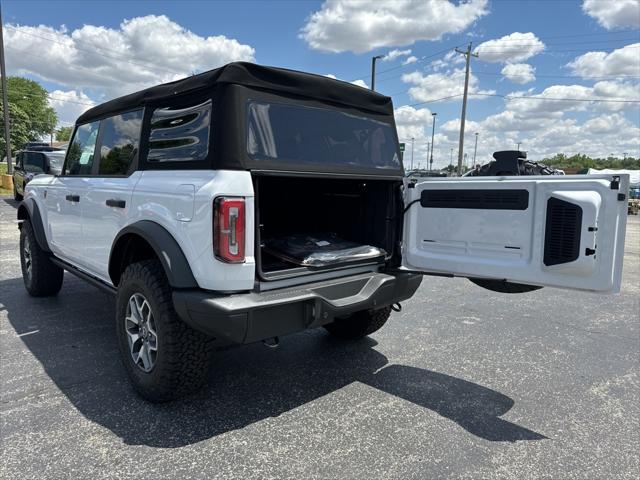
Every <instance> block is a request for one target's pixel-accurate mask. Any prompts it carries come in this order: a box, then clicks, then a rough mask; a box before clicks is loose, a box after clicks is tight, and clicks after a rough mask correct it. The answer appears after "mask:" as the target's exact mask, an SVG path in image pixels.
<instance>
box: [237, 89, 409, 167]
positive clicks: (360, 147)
mask: <svg viewBox="0 0 640 480" xmlns="http://www.w3.org/2000/svg"><path fill="white" fill-rule="evenodd" d="M248 122H249V125H248V127H249V128H248V138H247V152H248V154H249V156H251V158H253V159H254V160H257V161H260V160H268V161H274V160H277V161H281V162H283V163H285V164H287V163H288V164H310V163H311V164H322V165H337V166H344V167H349V166H357V167H362V166H366V167H370V168H371V167H374V168H390V169H398V168H400V161H399V159H398V154H397V143H396V137H395V134H394V131H393V128H392V126H391V125H390V124H388V123H385V122H380V121H378V120H375V119H372V118H369V117H366V116H364V114H363V115H354V114H350V113H346V112H341V111H338V110H333V109H329V108H316V107H307V106H301V105H290V104H279V103H262V102H255V101H253V102H250V103H249V112H248Z"/></svg>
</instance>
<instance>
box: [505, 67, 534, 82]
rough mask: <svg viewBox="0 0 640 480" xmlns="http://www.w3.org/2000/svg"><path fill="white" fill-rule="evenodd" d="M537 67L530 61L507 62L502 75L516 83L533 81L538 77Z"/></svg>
mask: <svg viewBox="0 0 640 480" xmlns="http://www.w3.org/2000/svg"><path fill="white" fill-rule="evenodd" d="M535 71H536V69H535V68H534V67H532V66H531V65H529V64H528V63H507V64H506V65H505V66H504V68H503V69H502V71H501V72H500V73H502V75H504V77H505V78H506V79H507V80H510V81H512V82H514V83H520V84H525V83H529V82H533V81H534V80H535V79H536V75H535Z"/></svg>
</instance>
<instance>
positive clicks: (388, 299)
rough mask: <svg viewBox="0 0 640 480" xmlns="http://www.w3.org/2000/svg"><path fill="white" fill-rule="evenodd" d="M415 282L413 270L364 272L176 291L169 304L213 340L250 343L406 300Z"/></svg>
mask: <svg viewBox="0 0 640 480" xmlns="http://www.w3.org/2000/svg"><path fill="white" fill-rule="evenodd" d="M421 281H422V275H416V274H413V273H396V274H386V273H366V274H360V275H353V276H349V277H345V278H338V279H332V280H327V281H323V282H318V283H313V284H307V285H302V286H296V287H291V288H283V289H279V290H272V291H268V292H262V293H258V292H251V293H242V294H233V295H215V294H213V293H211V292H206V291H203V290H176V291H174V292H173V303H174V306H175V309H176V312H177V313H178V315H179V316H180V317H181V318H182V320H183V321H184V322H186V323H187V324H188V325H190V326H191V327H192V328H194V329H196V330H199V331H201V332H204V333H206V334H207V335H210V336H213V337H215V338H216V339H217V340H218V342H219V343H251V342H256V341H259V340H264V339H266V338H271V337H275V336H280V335H286V334H289V333H294V332H298V331H301V330H305V329H307V328H314V327H318V326H321V325H325V324H327V323H331V321H332V320H333V319H334V318H335V317H340V316H344V315H348V314H350V313H353V312H357V311H359V310H367V309H376V308H381V307H386V306H388V305H391V304H393V303H396V302H399V301H402V300H406V299H407V298H410V297H411V296H412V295H413V294H414V293H415V291H416V290H417V289H418V287H419V286H420V282H421Z"/></svg>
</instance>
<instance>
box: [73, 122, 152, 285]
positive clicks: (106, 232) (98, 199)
mask: <svg viewBox="0 0 640 480" xmlns="http://www.w3.org/2000/svg"><path fill="white" fill-rule="evenodd" d="M141 126H142V110H135V111H131V112H126V113H121V114H118V115H115V116H112V117H108V118H105V119H102V120H101V121H100V133H99V135H98V146H97V147H96V154H95V155H96V159H95V161H94V166H93V176H92V177H91V186H90V188H89V189H88V190H87V192H86V194H85V196H84V198H83V199H82V239H83V242H82V243H83V252H82V256H83V264H84V265H85V267H86V268H87V269H88V270H89V271H90V272H91V273H93V274H95V275H96V276H98V277H100V278H102V279H104V280H109V274H108V264H109V254H110V253H111V246H112V244H113V241H114V239H115V237H116V235H117V234H118V232H119V231H120V230H121V229H122V228H123V227H124V226H125V225H126V223H127V218H128V212H129V211H130V209H131V196H132V194H133V189H134V187H135V185H136V183H137V182H138V180H139V179H140V173H141V172H136V165H137V159H138V150H139V144H140V128H141Z"/></svg>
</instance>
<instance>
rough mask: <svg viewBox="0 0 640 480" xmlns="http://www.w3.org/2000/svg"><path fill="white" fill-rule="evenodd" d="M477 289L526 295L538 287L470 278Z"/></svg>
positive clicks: (538, 288) (538, 287)
mask: <svg viewBox="0 0 640 480" xmlns="http://www.w3.org/2000/svg"><path fill="white" fill-rule="evenodd" d="M469 280H471V281H472V282H473V283H475V284H476V285H478V286H479V287H482V288H486V289H487V290H491V291H492V292H498V293H527V292H533V291H535V290H540V289H541V288H542V287H540V286H538V285H526V284H524V283H511V282H505V281H504V280H488V279H486V278H470V279H469Z"/></svg>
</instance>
